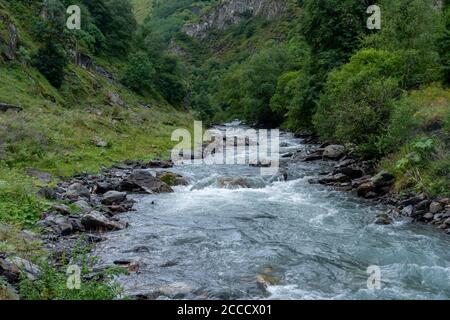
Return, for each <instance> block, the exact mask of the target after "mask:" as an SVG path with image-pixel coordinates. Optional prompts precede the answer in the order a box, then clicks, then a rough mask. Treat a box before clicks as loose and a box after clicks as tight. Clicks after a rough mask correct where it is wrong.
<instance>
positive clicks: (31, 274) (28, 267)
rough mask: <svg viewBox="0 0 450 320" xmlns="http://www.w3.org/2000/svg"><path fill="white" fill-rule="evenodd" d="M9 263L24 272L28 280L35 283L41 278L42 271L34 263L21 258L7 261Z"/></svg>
mask: <svg viewBox="0 0 450 320" xmlns="http://www.w3.org/2000/svg"><path fill="white" fill-rule="evenodd" d="M6 260H7V262H9V263H10V264H12V265H13V266H15V267H16V268H18V269H19V270H20V271H21V272H23V273H24V274H25V275H26V276H27V278H28V279H30V280H32V281H34V280H36V279H37V278H39V277H40V276H41V273H42V271H41V269H40V268H39V267H38V266H36V265H35V264H33V263H32V262H30V261H28V260H25V259H23V258H20V257H12V258H8V259H6Z"/></svg>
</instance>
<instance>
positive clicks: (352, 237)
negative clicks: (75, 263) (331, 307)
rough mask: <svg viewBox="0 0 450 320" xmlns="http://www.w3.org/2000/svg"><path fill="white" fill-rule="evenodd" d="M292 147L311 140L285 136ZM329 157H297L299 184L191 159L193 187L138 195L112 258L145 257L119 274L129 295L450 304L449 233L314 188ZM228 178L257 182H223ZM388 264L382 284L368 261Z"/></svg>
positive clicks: (294, 178) (183, 169) (108, 255)
mask: <svg viewBox="0 0 450 320" xmlns="http://www.w3.org/2000/svg"><path fill="white" fill-rule="evenodd" d="M281 145H282V146H284V148H283V149H284V150H282V151H288V150H290V149H301V148H303V147H304V146H303V145H302V143H301V140H299V139H295V138H293V137H292V136H291V135H289V134H282V136H281ZM326 165H327V164H324V163H315V164H312V163H304V162H292V163H289V164H288V172H289V179H288V181H286V182H285V181H274V182H271V180H270V179H268V178H264V177H261V176H260V170H259V168H252V167H249V166H246V165H231V166H226V165H209V166H206V165H186V166H178V167H176V168H174V169H173V170H171V171H174V172H177V173H180V174H182V175H183V176H185V177H187V178H188V179H189V180H190V182H191V185H190V186H188V187H177V188H175V193H172V194H162V195H148V196H136V197H135V199H136V200H137V201H138V203H137V204H136V209H137V211H135V212H131V213H128V214H124V215H123V216H121V218H122V219H126V220H127V221H128V222H129V223H130V227H129V228H128V229H126V230H123V231H120V232H114V233H111V234H108V236H107V237H108V239H107V241H105V242H103V243H102V244H101V245H100V246H99V247H98V248H97V252H96V254H97V255H99V256H100V258H101V260H102V262H103V263H104V264H112V263H113V262H114V261H115V260H132V261H136V262H139V264H140V269H139V271H138V272H137V273H131V274H130V275H128V276H121V277H119V279H118V280H119V281H120V283H121V285H122V286H123V287H124V288H125V290H126V291H125V293H126V294H130V295H136V294H152V293H157V294H154V295H155V297H156V296H159V295H161V296H162V297H161V298H164V296H165V297H166V298H192V299H257V298H268V299H431V298H434V299H447V298H450V251H449V248H450V237H449V236H446V235H443V234H441V233H439V232H436V231H435V230H433V229H431V228H428V227H424V226H422V225H414V224H411V223H409V222H407V221H397V222H395V223H394V224H393V225H389V226H380V225H375V224H373V221H374V220H375V216H376V214H377V213H379V212H380V211H382V210H383V208H382V207H378V206H375V205H373V204H371V203H368V202H365V201H363V200H361V199H358V198H356V197H355V196H352V195H351V194H348V193H344V192H339V191H333V190H332V189H330V188H329V187H323V186H320V185H312V184H309V183H308V180H309V179H311V178H312V177H314V176H317V175H318V174H319V172H320V171H321V168H323V166H326ZM220 177H233V178H244V179H246V180H247V181H249V183H251V186H252V187H251V188H235V189H229V188H223V187H220V186H219V184H217V180H218V179H220ZM371 265H376V266H379V268H380V270H381V289H380V290H369V289H368V287H367V280H368V277H369V274H368V273H367V268H368V267H369V266H371Z"/></svg>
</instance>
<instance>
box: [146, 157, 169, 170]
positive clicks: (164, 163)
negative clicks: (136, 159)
mask: <svg viewBox="0 0 450 320" xmlns="http://www.w3.org/2000/svg"><path fill="white" fill-rule="evenodd" d="M173 166H174V164H173V162H172V161H171V160H160V159H155V160H152V161H150V162H149V163H148V164H147V167H148V168H161V169H168V168H172V167H173Z"/></svg>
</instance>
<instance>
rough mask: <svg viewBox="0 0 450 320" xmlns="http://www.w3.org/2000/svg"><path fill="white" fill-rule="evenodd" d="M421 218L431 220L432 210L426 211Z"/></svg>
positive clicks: (432, 216)
mask: <svg viewBox="0 0 450 320" xmlns="http://www.w3.org/2000/svg"><path fill="white" fill-rule="evenodd" d="M423 218H424V219H425V220H433V218H434V214H433V213H432V212H428V213H426V214H425V215H424V216H423Z"/></svg>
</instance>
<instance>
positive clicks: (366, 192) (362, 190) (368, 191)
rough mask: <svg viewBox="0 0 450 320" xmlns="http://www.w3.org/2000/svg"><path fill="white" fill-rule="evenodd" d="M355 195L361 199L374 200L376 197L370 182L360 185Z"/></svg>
mask: <svg viewBox="0 0 450 320" xmlns="http://www.w3.org/2000/svg"><path fill="white" fill-rule="evenodd" d="M357 193H358V196H359V197H363V198H366V199H369V198H374V197H375V196H376V193H375V187H374V185H373V183H372V182H365V183H362V184H361V185H360V186H359V187H358V189H357Z"/></svg>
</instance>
